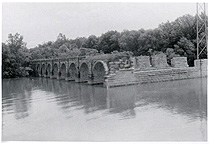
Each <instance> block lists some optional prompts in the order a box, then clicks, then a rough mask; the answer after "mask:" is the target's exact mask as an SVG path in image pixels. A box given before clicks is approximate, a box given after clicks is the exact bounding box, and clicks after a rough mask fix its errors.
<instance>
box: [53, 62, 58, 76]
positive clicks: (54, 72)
mask: <svg viewBox="0 0 209 144" xmlns="http://www.w3.org/2000/svg"><path fill="white" fill-rule="evenodd" d="M52 76H53V78H56V77H57V76H58V66H57V64H54V67H53V70H52Z"/></svg>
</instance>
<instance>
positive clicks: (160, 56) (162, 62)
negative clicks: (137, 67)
mask: <svg viewBox="0 0 209 144" xmlns="http://www.w3.org/2000/svg"><path fill="white" fill-rule="evenodd" d="M151 65H152V66H153V67H156V68H166V67H168V63H167V58H166V55H165V54H164V53H157V54H154V55H152V56H151Z"/></svg>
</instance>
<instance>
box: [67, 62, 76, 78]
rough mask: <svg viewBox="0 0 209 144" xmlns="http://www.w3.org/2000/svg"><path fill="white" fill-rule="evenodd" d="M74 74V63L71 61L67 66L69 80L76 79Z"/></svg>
mask: <svg viewBox="0 0 209 144" xmlns="http://www.w3.org/2000/svg"><path fill="white" fill-rule="evenodd" d="M76 74H77V68H76V65H75V64H74V63H72V64H71V65H70V67H69V77H70V78H69V80H75V79H76Z"/></svg>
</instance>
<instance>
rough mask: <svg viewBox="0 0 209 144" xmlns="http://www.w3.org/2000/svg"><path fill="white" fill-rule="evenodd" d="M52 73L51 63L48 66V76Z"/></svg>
mask: <svg viewBox="0 0 209 144" xmlns="http://www.w3.org/2000/svg"><path fill="white" fill-rule="evenodd" d="M50 74H51V64H48V65H47V67H46V76H47V77H50Z"/></svg>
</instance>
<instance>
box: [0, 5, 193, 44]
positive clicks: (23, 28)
mask: <svg viewBox="0 0 209 144" xmlns="http://www.w3.org/2000/svg"><path fill="white" fill-rule="evenodd" d="M185 14H190V15H193V16H194V15H195V14H196V3H138V2H132V3H128V2H126V3H124V2H121V3H119V2H117V3H110V2H109V3H90V2H88V3H87V2H86V3H75V2H74V3H73V2H65V3H64V2H62V3H41V2H39V3H15V2H10V3H2V41H3V42H5V41H6V40H7V39H8V34H10V33H12V34H15V33H19V34H20V35H22V36H23V38H24V42H26V43H27V47H28V48H33V47H35V46H37V45H38V44H43V43H44V42H47V41H55V40H56V38H57V36H58V34H59V33H62V34H64V35H65V36H66V37H67V38H69V39H75V38H77V37H86V38H87V37H88V36H90V35H96V36H100V35H101V34H102V33H105V32H107V31H109V30H117V31H118V32H122V31H123V30H139V29H141V28H144V29H154V28H157V27H158V25H159V24H161V23H165V22H167V21H170V22H171V21H174V20H175V19H176V18H178V17H180V16H183V15H185Z"/></svg>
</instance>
